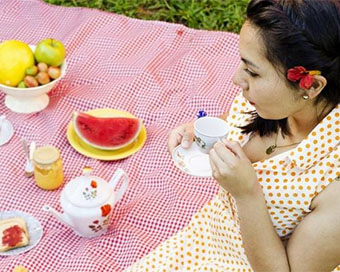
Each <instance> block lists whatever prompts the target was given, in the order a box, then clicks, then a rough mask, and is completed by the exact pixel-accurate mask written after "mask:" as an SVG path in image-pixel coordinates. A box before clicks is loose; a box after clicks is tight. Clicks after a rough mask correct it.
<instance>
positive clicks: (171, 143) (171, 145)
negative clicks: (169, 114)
mask: <svg viewBox="0 0 340 272" xmlns="http://www.w3.org/2000/svg"><path fill="white" fill-rule="evenodd" d="M181 140H182V136H181V135H180V134H179V133H178V132H177V131H176V130H173V131H171V132H170V134H169V139H168V149H169V152H170V153H172V151H173V150H174V149H175V147H176V146H178V145H179V144H180V143H181Z"/></svg>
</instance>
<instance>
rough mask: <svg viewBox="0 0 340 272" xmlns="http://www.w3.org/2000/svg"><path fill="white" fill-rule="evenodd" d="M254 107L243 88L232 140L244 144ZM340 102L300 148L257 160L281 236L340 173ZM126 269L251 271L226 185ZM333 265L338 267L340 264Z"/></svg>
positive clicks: (235, 108)
mask: <svg viewBox="0 0 340 272" xmlns="http://www.w3.org/2000/svg"><path fill="white" fill-rule="evenodd" d="M252 110H254V108H253V107H252V106H251V105H250V104H249V103H248V102H247V101H246V100H245V99H244V97H243V96H242V95H241V94H239V95H238V96H236V98H235V99H234V101H233V103H232V106H231V108H230V111H229V115H228V118H227V122H228V123H229V125H230V127H231V130H230V133H229V136H228V138H229V140H232V141H238V142H240V144H241V145H244V144H245V143H246V142H247V141H248V140H249V135H244V134H241V129H240V128H238V127H239V126H243V125H245V124H247V123H248V122H249V118H250V115H249V114H245V112H248V111H252ZM339 117H340V106H339V105H338V106H337V107H335V108H334V109H333V110H332V111H331V112H330V113H329V114H328V115H327V116H326V117H325V118H324V119H323V120H322V121H321V122H320V123H319V124H318V125H317V126H316V127H315V128H314V129H313V131H312V132H311V133H310V134H309V135H308V137H307V138H306V139H304V140H303V141H302V142H301V143H300V144H299V145H298V146H297V147H296V148H294V149H291V150H288V151H286V152H284V153H281V154H278V155H276V156H274V157H271V158H269V159H266V160H263V161H259V162H256V163H254V164H253V166H254V169H255V170H256V173H257V177H258V181H259V183H260V184H261V186H262V189H263V192H264V196H265V199H266V203H267V208H268V212H269V214H270V217H271V220H272V222H273V225H274V227H275V229H276V231H277V233H278V235H279V236H280V237H281V239H282V240H284V239H288V238H289V237H290V235H291V234H292V232H293V231H294V229H295V227H296V226H297V225H298V224H299V222H301V220H303V218H304V217H305V216H306V215H307V214H308V213H309V212H311V210H310V208H309V206H310V204H311V202H312V200H313V198H314V197H315V196H316V195H318V194H319V193H320V192H321V191H322V190H323V189H324V188H326V186H327V185H328V184H330V183H331V182H333V181H334V180H335V179H336V178H337V177H339V176H340V156H339V154H340V153H339V150H338V149H339V143H340V133H339V132H340V118H339ZM125 271H138V272H140V271H216V272H220V271H252V269H251V266H250V264H249V262H248V260H247V256H246V254H245V251H244V247H243V244H242V236H241V232H240V225H239V219H238V215H237V208H236V204H235V201H234V199H233V197H232V196H231V195H230V194H229V193H228V192H226V191H225V190H223V189H222V188H221V189H220V190H219V193H218V194H217V195H216V196H215V197H214V198H213V199H212V200H211V201H210V202H209V203H207V204H206V205H205V206H204V207H203V208H202V209H201V210H200V211H199V212H197V213H196V214H195V215H194V216H193V217H192V220H191V221H190V222H189V224H188V225H187V226H186V227H185V228H184V229H183V230H181V231H179V232H178V233H177V234H175V235H174V236H172V237H171V238H169V239H168V240H166V241H164V242H163V243H162V244H160V245H159V246H158V247H157V248H156V249H155V250H153V251H152V252H150V253H149V254H148V255H147V256H145V257H144V258H142V259H141V260H139V261H138V262H136V263H135V264H134V265H132V266H131V267H129V268H128V269H126V270H125ZM334 271H340V266H338V267H337V268H336V269H335V270H334Z"/></svg>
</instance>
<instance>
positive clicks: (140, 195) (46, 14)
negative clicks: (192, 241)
mask: <svg viewBox="0 0 340 272" xmlns="http://www.w3.org/2000/svg"><path fill="white" fill-rule="evenodd" d="M44 38H56V39H58V40H60V41H62V42H63V43H64V44H65V46H66V49H67V64H68V69H67V74H66V76H65V77H64V78H63V79H62V80H61V81H60V82H59V83H58V84H57V86H56V87H55V88H54V89H53V90H52V91H51V92H50V93H49V96H50V104H49V106H48V107H47V108H46V109H45V110H43V111H41V112H39V113H35V114H17V113H13V112H11V111H9V110H8V109H7V108H6V107H5V105H4V97H5V96H4V94H3V93H2V92H1V93H0V114H5V115H6V117H7V119H9V120H10V121H11V122H12V124H13V126H14V129H15V135H14V137H13V138H12V139H11V141H10V142H9V143H8V144H7V145H4V146H1V147H0V158H1V161H0V212H1V211H10V210H19V211H24V212H26V213H29V214H31V215H33V216H34V217H36V218H37V219H38V220H39V221H40V223H41V225H42V227H43V231H44V234H43V237H42V239H41V241H40V243H39V244H38V245H37V246H36V247H34V248H33V249H31V250H30V251H28V252H26V253H23V254H21V255H17V256H9V257H0V271H6V272H7V271H12V269H13V268H14V267H15V266H16V265H19V264H20V265H23V266H25V267H27V268H28V269H29V271H30V272H35V271H38V272H40V271H44V272H45V271H49V272H65V271H67V272H73V271H77V272H94V271H95V272H97V271H122V270H123V269H124V268H126V267H127V266H129V265H130V264H132V263H133V262H135V261H136V260H137V259H139V258H141V257H142V256H144V255H145V254H147V253H148V252H150V251H151V250H153V249H154V248H155V247H156V246H157V245H158V244H159V243H161V242H162V241H164V240H165V239H167V238H168V237H169V236H171V235H172V234H174V233H176V232H177V231H178V230H180V229H181V228H183V227H184V226H185V225H186V224H187V223H188V222H189V221H190V219H191V216H192V215H193V214H194V213H195V212H197V211H198V210H199V209H200V208H201V207H202V206H203V205H204V204H205V203H207V202H208V201H209V200H210V199H211V198H212V197H213V196H214V195H215V194H216V193H217V184H216V182H215V181H214V180H213V179H212V178H199V177H192V176H189V175H187V174H185V173H182V172H181V171H180V170H179V169H177V168H176V167H175V165H174V164H173V162H172V160H171V156H170V154H169V153H168V151H167V137H168V133H169V131H170V129H172V128H174V127H176V126H177V125H179V124H181V123H184V122H187V121H189V120H193V119H195V118H196V114H197V113H198V111H199V110H205V111H206V112H207V113H208V115H210V116H218V115H221V114H223V113H224V112H226V111H227V110H228V109H229V106H230V103H231V101H232V99H233V97H234V96H235V94H236V93H237V92H238V89H237V88H236V87H235V86H234V85H233V83H232V76H233V74H234V72H235V70H236V68H237V65H238V63H239V56H238V49H237V46H238V36H237V35H235V34H231V33H226V32H214V31H202V30H194V29H189V28H187V27H185V26H183V25H179V24H169V23H164V22H155V21H143V20H136V19H131V18H127V17H125V16H121V15H116V14H112V13H107V12H103V11H99V10H94V9H86V8H65V7H58V6H52V5H49V4H46V3H44V2H42V1H38V0H10V1H9V0H0V42H2V41H4V40H9V39H18V40H22V41H24V42H26V43H28V44H36V43H37V42H38V41H40V40H42V39H44ZM95 108H114V109H121V110H125V111H129V112H131V113H132V114H134V115H135V116H137V117H139V118H141V119H143V120H144V124H145V126H146V129H147V141H146V143H145V145H144V147H143V148H142V149H141V150H140V151H138V152H137V153H136V154H134V155H132V156H131V157H129V158H126V159H123V160H119V161H110V162H105V161H99V160H96V159H92V158H87V157H85V156H83V155H80V154H79V153H78V152H77V151H76V150H74V149H73V148H72V147H71V146H70V144H69V143H68V141H67V138H66V129H67V125H68V123H69V122H70V119H71V116H72V112H73V111H74V110H78V111H87V110H90V109H95ZM22 138H25V139H27V140H28V142H30V141H32V140H34V141H36V142H37V143H38V145H45V144H51V145H54V146H56V147H58V148H59V149H60V150H61V154H62V159H63V163H64V173H65V183H64V184H66V183H67V182H69V181H70V180H71V179H72V178H74V177H76V176H79V175H80V174H81V170H82V168H83V167H84V166H87V165H89V166H91V167H92V168H93V169H94V170H93V173H92V174H94V175H97V176H100V177H102V178H104V179H105V180H109V179H110V177H111V176H112V175H113V173H114V172H115V170H116V169H117V168H122V169H124V170H125V171H126V172H127V174H128V176H129V178H130V185H129V189H128V191H127V192H126V193H125V195H124V196H123V198H122V199H121V200H120V201H119V202H118V203H117V204H116V205H115V207H114V211H113V213H114V217H113V218H112V220H111V225H110V227H109V230H108V232H107V233H106V234H105V235H103V236H101V237H97V238H91V239H87V238H81V237H79V236H77V235H76V234H75V233H74V232H73V231H72V230H71V229H70V228H68V227H67V226H65V225H64V224H63V223H61V222H59V221H57V219H56V218H54V217H53V216H52V215H50V214H48V213H46V212H44V211H43V210H42V207H43V205H44V204H50V205H51V206H52V207H54V208H56V209H58V210H60V203H59V198H60V193H61V190H62V188H63V186H62V187H61V188H60V189H58V190H55V191H44V190H41V189H40V188H38V187H37V186H36V185H35V183H34V179H32V178H31V179H30V178H26V177H25V176H24V165H25V155H24V151H23V147H22V144H21V139H22Z"/></svg>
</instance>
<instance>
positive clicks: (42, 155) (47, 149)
mask: <svg viewBox="0 0 340 272" xmlns="http://www.w3.org/2000/svg"><path fill="white" fill-rule="evenodd" d="M59 157H60V152H59V150H58V149H57V148H55V147H54V146H51V145H48V146H42V147H39V148H37V149H36V150H35V151H34V153H33V160H34V161H35V162H36V163H38V164H51V163H54V162H55V161H56V160H58V159H59Z"/></svg>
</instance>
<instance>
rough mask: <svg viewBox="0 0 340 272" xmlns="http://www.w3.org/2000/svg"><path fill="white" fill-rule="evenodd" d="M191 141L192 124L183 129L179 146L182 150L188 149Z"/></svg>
mask: <svg viewBox="0 0 340 272" xmlns="http://www.w3.org/2000/svg"><path fill="white" fill-rule="evenodd" d="M193 141H194V127H193V125H192V124H188V125H187V126H186V127H185V129H184V133H183V136H182V141H181V145H182V146H183V147H184V148H189V147H190V146H191V144H192V142H193Z"/></svg>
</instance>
